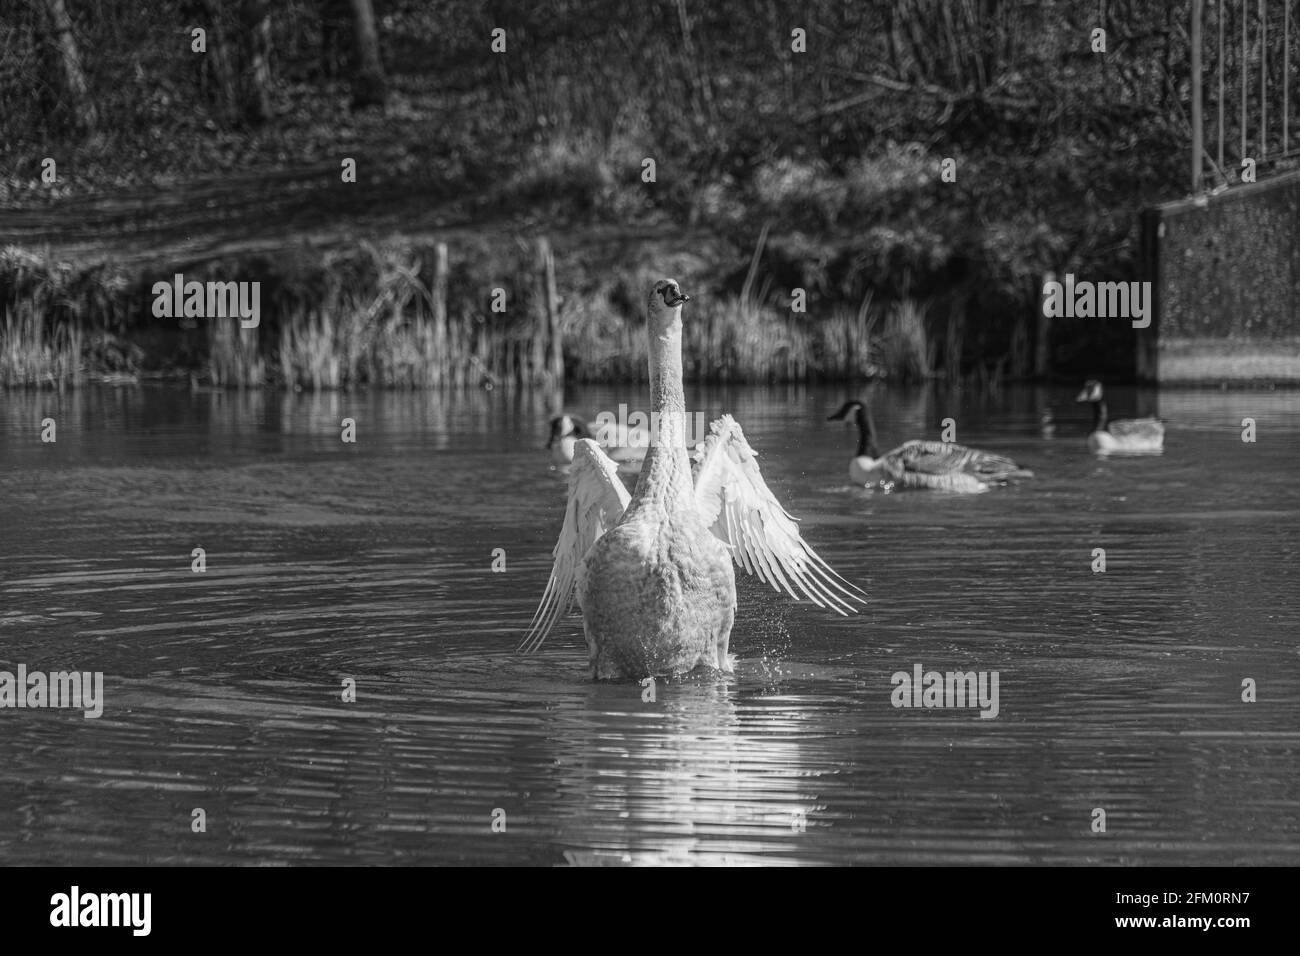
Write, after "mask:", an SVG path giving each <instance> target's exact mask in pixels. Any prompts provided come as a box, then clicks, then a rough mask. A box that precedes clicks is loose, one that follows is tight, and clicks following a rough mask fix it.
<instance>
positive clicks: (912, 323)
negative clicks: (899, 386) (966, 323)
mask: <svg viewBox="0 0 1300 956" xmlns="http://www.w3.org/2000/svg"><path fill="white" fill-rule="evenodd" d="M934 353H935V347H934V343H933V341H932V340H931V338H930V334H929V332H928V331H927V330H926V322H925V309H924V308H923V307H922V306H920V305H918V304H917V303H916V302H915V301H914V300H912V299H900V300H899V301H898V302H896V303H894V305H893V307H892V308H891V309H890V310H889V315H888V317H887V318H886V319H885V329H884V333H883V334H882V335H881V338H880V355H881V358H880V362H881V365H882V366H883V367H884V371H885V376H886V377H887V378H890V379H893V380H897V381H900V382H923V381H925V380H926V379H928V378H930V377H931V376H932V375H933V374H934Z"/></svg>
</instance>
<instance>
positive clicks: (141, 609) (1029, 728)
mask: <svg viewBox="0 0 1300 956" xmlns="http://www.w3.org/2000/svg"><path fill="white" fill-rule="evenodd" d="M1076 390H1077V389H1076V388H1073V387H1061V388H1038V389H1028V388H1026V389H1007V390H1004V391H1002V392H1000V393H996V394H992V395H989V394H981V393H978V392H969V391H968V392H948V391H943V390H937V389H936V390H930V389H914V390H909V391H898V390H894V391H891V390H888V389H885V388H882V387H880V386H873V387H871V388H865V387H864V388H863V389H861V391H860V393H861V394H862V395H863V396H864V397H868V398H870V400H871V401H872V402H873V406H874V408H875V413H876V421H877V426H878V428H879V431H880V433H881V434H880V439H881V444H882V446H885V447H890V446H892V445H893V444H896V443H898V442H901V441H903V440H905V439H908V438H915V437H930V438H937V437H938V435H939V430H940V425H939V423H940V421H941V420H942V419H944V418H947V417H951V418H953V419H955V421H956V423H957V439H958V440H959V441H961V442H964V443H968V444H972V445H975V446H977V447H984V448H989V449H991V450H997V451H1000V452H1004V453H1006V454H1008V455H1010V456H1011V457H1013V458H1014V459H1015V460H1016V461H1018V462H1021V463H1022V464H1024V465H1025V466H1026V467H1029V468H1031V469H1033V470H1034V472H1035V473H1036V475H1037V477H1036V478H1035V479H1034V480H1033V481H1030V482H1026V483H1024V484H1022V485H1019V486H1016V487H1009V488H1004V489H999V490H997V491H995V492H993V493H990V494H987V495H982V496H976V497H958V496H948V495H936V494H926V493H913V494H892V495H884V494H879V493H872V492H868V491H865V490H861V489H855V488H851V487H850V486H849V485H848V481H847V468H848V461H849V458H850V456H851V454H852V451H853V448H854V444H855V436H854V435H853V433H852V432H849V431H846V430H845V429H844V428H843V426H839V425H834V424H828V423H827V422H825V421H824V419H825V417H826V415H827V414H828V413H829V412H831V411H833V410H834V409H835V408H836V407H838V405H839V404H840V403H841V402H842V401H843V400H844V399H845V398H846V397H849V396H848V395H847V394H846V393H845V391H844V390H843V389H835V388H808V387H794V386H792V387H784V386H781V387H775V388H767V389H750V388H717V389H709V390H695V391H691V392H689V393H688V409H689V410H691V411H694V410H696V409H702V410H704V411H705V412H706V413H707V414H708V415H709V416H710V417H714V416H715V415H716V414H717V413H720V412H722V411H731V412H732V413H733V414H735V415H736V417H737V419H738V420H739V421H740V422H741V424H742V426H743V427H744V428H745V430H746V434H747V436H748V437H749V439H750V441H751V442H752V443H753V445H754V446H755V447H756V448H757V450H758V451H759V453H760V455H761V462H762V466H763V468H764V471H765V474H766V475H767V476H768V480H769V483H770V484H771V486H772V488H773V490H774V491H775V492H776V494H777V496H778V497H779V498H780V499H781V500H782V502H783V503H784V504H785V505H786V506H787V507H788V509H789V510H790V511H791V512H792V513H793V514H795V515H796V516H797V517H799V518H801V519H802V520H803V523H804V528H805V532H806V534H807V535H808V537H809V539H810V540H811V541H812V543H813V544H814V546H815V547H817V549H818V550H819V552H820V553H822V554H823V555H824V556H825V557H826V558H827V560H828V561H830V563H831V564H832V565H833V566H834V567H835V568H836V569H837V570H839V571H840V572H841V573H843V574H844V575H845V576H846V577H848V578H849V579H850V580H853V581H855V582H858V583H859V584H861V585H862V586H863V587H864V588H865V589H866V590H867V591H868V593H869V594H870V595H871V598H872V600H871V603H870V605H869V606H868V607H867V609H866V610H865V612H864V613H863V614H862V615H861V616H859V617H857V618H851V619H841V618H838V617H835V616H832V615H828V614H826V613H824V612H822V611H819V610H818V609H816V608H813V607H810V606H806V605H802V606H801V605H796V604H793V603H792V602H789V601H787V600H784V599H782V598H780V597H779V596H777V595H776V594H775V593H773V592H772V591H771V590H770V589H768V588H767V587H766V586H764V585H762V584H760V583H757V582H754V581H742V582H741V584H740V599H741V608H740V613H739V615H738V618H737V623H736V629H735V632H734V633H733V636H732V647H731V649H732V651H733V652H735V653H736V654H738V655H739V658H740V661H739V664H738V667H737V672H736V674H735V675H733V676H731V677H728V678H725V679H721V678H715V677H698V678H692V679H687V680H684V681H678V682H668V683H664V682H660V683H659V684H658V686H657V688H656V695H655V700H654V701H653V702H651V701H645V700H643V699H642V688H641V687H639V686H637V685H636V684H633V683H626V684H620V683H613V684H611V683H601V684H596V683H592V682H591V681H589V680H588V679H587V674H586V669H585V649H584V645H583V640H582V636H581V631H580V624H579V621H578V620H577V619H576V618H573V619H571V620H569V621H567V622H566V623H565V624H564V625H563V626H562V627H560V628H559V629H557V632H556V633H555V634H554V635H553V636H552V639H551V640H550V641H549V642H548V645H547V648H546V649H545V650H544V651H543V652H542V653H541V654H539V655H537V656H535V657H520V656H517V655H515V654H514V653H513V648H514V646H515V643H516V642H517V640H518V639H519V637H520V635H521V632H522V630H523V628H524V627H525V626H526V625H527V622H528V620H529V618H530V616H531V614H532V611H533V608H534V606H535V604H536V601H537V599H538V598H539V597H540V594H541V591H542V587H543V584H544V582H545V579H546V574H547V571H548V568H549V554H550V548H551V546H552V544H553V543H554V538H555V534H556V533H557V531H558V529H559V524H560V521H561V518H562V512H563V507H564V498H563V495H564V485H563V480H562V477H561V476H560V475H558V474H557V473H556V472H555V471H554V470H553V469H551V467H550V463H549V457H548V455H547V453H546V452H545V450H544V447H543V446H544V444H545V441H546V437H547V428H546V422H547V419H548V417H549V415H550V414H552V413H553V412H554V411H555V410H557V408H558V407H559V397H558V396H556V395H554V394H545V393H516V392H511V393H502V392H492V393H488V392H482V391H474V392H465V393H456V394H448V395H430V394H425V393H410V394H367V393H361V394H329V395H306V394H292V393H291V394H280V393H274V392H243V393H237V392H228V393H225V392H201V393H193V394H192V393H190V392H188V391H176V390H166V389H137V388H129V389H102V390H93V389H92V390H84V391H80V392H69V393H66V394H63V395H59V394H56V393H9V394H5V395H3V396H2V403H0V501H2V502H3V504H2V505H0V508H3V513H2V514H0V518H2V522H3V523H2V524H0V528H2V530H0V670H10V671H13V670H15V669H16V667H17V665H18V664H19V663H23V664H26V665H27V667H28V668H29V669H31V670H36V669H41V670H45V671H55V670H62V669H71V668H75V669H79V670H90V671H103V673H104V681H105V696H106V701H105V709H104V715H103V716H102V717H101V718H99V719H98V720H86V719H84V718H82V717H81V716H80V715H79V714H74V713H72V712H69V711H58V710H30V709H24V710H21V711H17V710H0V722H3V727H2V728H0V729H2V730H3V732H2V733H0V859H3V860H4V861H5V862H8V863H34V862H58V863H77V862H105V863H108V862H124V863H172V862H186V863H294V862H358V863H392V862H418V863H430V862H436V863H450V862H458V861H466V862H512V861H513V862H528V863H541V864H563V863H566V862H567V863H576V864H621V863H654V862H673V863H675V862H692V863H723V862H739V863H751V862H764V863H818V862H867V863H936V862H960V863H983V862H997V863H1059V862H1072V863H1093V862H1102V863H1192V862H1199V863H1211V862H1213V863H1295V862H1297V858H1298V857H1300V782H1298V781H1300V774H1298V773H1297V770H1298V769H1300V767H1298V766H1297V760H1296V757H1297V750H1298V748H1300V721H1297V713H1298V711H1297V704H1300V679H1298V678H1297V665H1298V664H1300V654H1298V653H1297V645H1296V636H1297V633H1300V608H1298V607H1297V598H1296V595H1297V594H1300V587H1297V580H1296V578H1297V571H1296V570H1295V569H1296V567H1297V561H1296V558H1297V553H1296V552H1297V549H1298V547H1300V545H1298V543H1297V542H1300V534H1298V533H1297V532H1300V517H1298V514H1300V508H1298V507H1297V505H1298V504H1300V488H1298V487H1297V483H1296V481H1295V480H1294V472H1295V469H1296V467H1297V465H1298V464H1300V426H1298V425H1297V423H1296V422H1297V412H1300V394H1297V393H1295V392H1281V393H1278V392H1232V393H1222V392H1209V391H1187V392H1161V393H1155V392H1144V393H1140V394H1139V393H1135V392H1132V391H1129V392H1125V391H1124V390H1122V389H1110V390H1108V391H1109V392H1110V393H1111V394H1110V395H1109V397H1110V400H1111V406H1112V413H1113V414H1115V415H1116V416H1129V415H1135V414H1148V413H1156V414H1159V415H1161V416H1163V417H1164V418H1166V419H1167V420H1168V421H1169V425H1168V433H1167V438H1166V453H1165V455H1164V456H1163V457H1160V458H1148V459H1128V460H1111V461H1105V460H1098V459H1095V458H1092V457H1090V456H1089V455H1088V454H1087V453H1086V450H1085V448H1084V444H1083V440H1084V435H1085V434H1086V432H1087V431H1088V429H1089V426H1090V424H1091V420H1090V418H1089V413H1088V410H1087V409H1086V408H1085V407H1083V406H1076V405H1074V404H1073V403H1072V402H1071V399H1072V397H1073V395H1074V392H1075V391H1076ZM643 392H644V386H629V387H628V388H625V389H609V388H599V389H597V388H591V389H585V390H582V391H579V392H576V393H572V394H570V395H569V396H568V404H567V405H566V406H565V408H566V409H567V410H569V411H573V412H576V413H578V414H583V415H584V416H586V417H588V418H589V419H592V418H594V417H595V415H596V414H597V413H598V412H599V411H602V410H608V411H610V412H611V413H615V414H616V413H617V410H618V406H619V403H620V402H626V403H628V405H629V408H631V409H633V410H635V409H636V408H638V401H639V400H640V397H641V395H642V393H643ZM1049 410H1050V412H1051V420H1052V422H1053V424H1054V427H1053V428H1051V429H1048V430H1046V434H1048V435H1049V436H1050V437H1044V434H1045V430H1044V428H1043V413H1044V412H1045V411H1049ZM46 417H50V418H54V419H55V420H56V422H57V428H58V433H57V434H58V441H57V443H55V444H42V442H41V441H40V422H41V420H42V419H43V418H46ZM1247 417H1249V418H1253V419H1254V420H1255V421H1256V423H1257V424H1256V429H1257V436H1258V440H1257V441H1256V442H1255V443H1253V444H1245V443H1243V442H1242V441H1241V429H1242V424H1241V422H1242V419H1243V418H1247ZM345 418H352V419H354V420H355V422H356V434H357V441H356V442H355V443H352V444H348V443H344V442H343V441H341V439H340V435H341V432H342V421H343V419H345ZM195 548H203V549H204V552H205V560H206V570H205V571H204V572H202V573H196V572H194V571H192V570H191V561H192V560H193V558H192V553H193V551H194V549H195ZM497 548H502V549H504V550H505V553H506V561H507V565H506V571H505V573H493V572H492V570H491V568H492V562H493V552H494V549H497ZM1098 548H1102V549H1104V550H1105V553H1106V571H1105V572H1104V573H1094V571H1093V570H1092V566H1093V563H1094V552H1095V549H1098ZM917 663H919V664H921V665H922V666H923V667H924V668H926V669H935V670H952V669H958V668H960V669H963V670H968V669H973V670H997V671H998V672H999V674H1000V682H1001V688H1000V689H1001V693H1000V698H1001V699H1000V707H1001V710H1000V715H999V717H998V718H996V719H994V720H982V719H979V718H978V716H977V712H976V711H944V710H911V709H908V710H895V709H894V708H893V707H892V706H891V705H890V691H891V690H892V685H891V683H890V675H891V674H893V673H894V672H895V671H899V670H904V671H909V672H910V671H911V669H912V667H913V665H915V664H917ZM1246 678H1251V679H1253V680H1254V681H1256V682H1257V684H1258V702H1257V703H1254V704H1248V703H1243V702H1242V700H1241V697H1242V681H1243V680H1244V679H1246ZM347 680H352V681H355V687H356V700H355V702H349V703H345V702H344V701H343V700H342V694H343V687H344V682H345V681H347ZM1099 807H1100V808H1104V809H1105V810H1106V813H1107V830H1106V833H1104V834H1094V833H1092V832H1091V829H1090V825H1091V823H1092V819H1093V810H1094V809H1095V808H1099ZM197 808H202V809H203V810H204V811H205V813H206V819H207V832H206V833H194V832H193V830H192V827H191V821H192V814H193V811H194V810H195V809H197ZM497 811H500V812H497ZM494 819H496V820H497V822H498V825H497V831H496V832H494V828H493V821H494ZM502 821H504V830H502V829H501V822H502Z"/></svg>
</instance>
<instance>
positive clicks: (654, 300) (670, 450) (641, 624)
mask: <svg viewBox="0 0 1300 956" xmlns="http://www.w3.org/2000/svg"><path fill="white" fill-rule="evenodd" d="M687 301H689V297H688V296H685V295H683V294H682V293H681V291H680V289H679V288H678V286H677V283H676V282H674V281H673V280H670V279H664V280H661V281H659V282H658V283H656V284H655V286H654V289H653V290H652V291H651V294H650V301H649V306H648V309H647V312H648V316H647V317H648V325H649V332H650V345H651V348H650V388H651V403H652V407H653V409H654V411H655V412H657V413H658V415H657V416H656V420H657V425H656V429H657V433H656V436H655V439H656V440H655V441H653V442H652V443H651V444H650V448H649V451H648V453H647V454H646V457H645V461H644V463H643V464H642V466H641V475H640V478H639V479H638V481H637V486H636V491H635V492H634V493H633V494H631V495H629V494H628V492H627V489H626V488H624V487H623V484H622V482H621V481H620V480H619V478H618V471H617V465H616V463H615V462H614V461H613V460H612V459H611V458H610V457H609V456H608V455H606V454H605V452H604V451H603V450H602V449H601V447H600V445H599V444H598V443H597V442H596V441H594V440H592V439H588V438H583V439H579V440H577V441H576V442H575V445H574V455H573V468H572V470H571V472H570V475H569V494H568V507H567V509H566V511H565V518H564V526H563V528H562V529H561V531H560V538H559V541H558V542H557V543H556V545H555V549H554V551H553V556H554V558H555V563H554V566H553V567H552V570H551V576H550V580H549V581H548V582H547V586H546V591H545V593H544V594H543V596H542V601H541V604H540V605H539V607H538V609H537V613H536V614H535V615H534V616H533V623H532V626H531V628H530V630H529V633H528V635H527V636H526V637H525V638H524V642H523V644H522V645H521V647H523V648H529V649H533V650H536V649H537V648H538V647H540V646H541V644H542V642H543V641H544V640H545V639H546V636H547V634H548V633H549V632H550V630H551V629H552V627H554V625H555V623H556V621H557V620H558V619H559V617H560V616H561V615H562V614H563V613H564V612H565V611H566V610H567V609H568V607H569V606H570V604H571V602H572V600H573V598H575V597H576V599H577V603H578V605H579V607H580V608H581V609H582V615H583V629H584V632H585V634H586V639H587V651H588V660H589V662H590V665H591V670H592V675H593V676H594V677H596V678H598V679H600V678H629V677H630V678H642V677H647V676H657V675H671V674H681V673H686V672H688V671H690V670H693V669H694V668H696V667H698V666H700V665H706V666H708V667H712V668H717V669H719V670H722V671H730V670H731V668H732V660H731V657H730V655H729V654H728V646H729V642H730V637H731V628H732V624H733V623H734V621H735V616H736V574H735V568H734V566H733V562H734V563H735V564H739V565H741V566H742V567H744V568H745V570H746V571H748V572H750V573H756V574H758V576H759V577H760V578H761V579H762V580H764V581H767V582H768V583H770V584H771V585H772V586H773V588H776V589H784V590H785V591H786V592H787V593H788V594H790V595H791V596H792V597H795V598H800V597H806V598H808V599H809V600H811V601H813V602H814V603H816V604H818V605H819V606H822V607H828V608H830V609H832V610H834V611H836V612H838V613H841V614H845V613H849V612H851V611H853V610H854V608H853V604H852V602H857V601H861V600H862V594H861V592H860V591H858V590H857V589H856V588H854V587H853V586H852V585H850V584H848V583H847V582H845V581H844V580H843V579H842V578H840V577H839V575H837V574H836V573H835V572H834V571H832V570H831V569H830V567H829V566H828V565H826V564H825V562H823V561H822V560H821V558H819V557H818V556H817V554H816V553H815V552H814V551H813V550H812V548H810V547H809V546H808V545H807V544H806V543H805V542H804V541H803V539H802V538H801V537H800V535H799V531H798V527H797V526H796V525H795V523H794V520H793V519H792V518H791V517H790V516H789V515H788V514H786V512H785V510H784V509H783V508H782V507H781V506H780V504H778V503H777V501H776V499H775V497H773V495H772V493H771V491H770V490H768V487H767V485H766V483H765V482H764V481H763V478H762V475H761V474H760V472H759V470H758V464H757V462H756V461H755V458H754V450H753V449H752V448H751V447H750V446H749V443H748V442H747V441H746V440H745V436H744V433H743V432H742V431H741V429H740V426H739V425H738V424H737V423H736V421H735V419H733V418H732V417H731V416H730V415H724V416H722V417H721V418H719V419H718V420H717V421H715V422H713V424H712V426H711V427H710V434H709V436H708V437H707V438H706V439H705V441H704V443H703V444H702V445H700V446H699V448H698V449H697V451H696V452H695V454H694V456H691V455H690V454H688V452H687V451H686V447H685V446H686V406H685V398H684V393H683V388H682V356H681V336H682V324H681V307H682V303H684V302H687ZM692 457H693V459H694V461H693V462H692ZM692 464H693V465H694V467H692ZM796 587H797V588H798V590H797V591H796Z"/></svg>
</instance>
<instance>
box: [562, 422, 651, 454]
mask: <svg viewBox="0 0 1300 956" xmlns="http://www.w3.org/2000/svg"><path fill="white" fill-rule="evenodd" d="M580 438H590V439H592V440H593V441H595V442H596V444H598V445H600V446H601V447H602V448H604V449H605V452H606V453H607V454H608V455H609V456H610V457H611V458H612V459H614V460H615V461H641V459H643V458H645V453H646V451H647V450H648V448H649V445H650V433H649V432H648V431H646V430H645V429H644V428H641V427H640V426H627V425H620V424H617V423H614V422H598V423H597V425H596V427H595V428H592V426H590V425H588V424H587V422H586V421H585V420H584V419H581V418H579V417H578V416H577V415H557V416H555V417H554V418H552V419H551V437H550V438H549V439H547V442H546V447H547V448H549V449H550V450H551V460H552V461H554V462H555V464H557V465H571V464H573V446H574V443H576V442H577V441H578V439H580Z"/></svg>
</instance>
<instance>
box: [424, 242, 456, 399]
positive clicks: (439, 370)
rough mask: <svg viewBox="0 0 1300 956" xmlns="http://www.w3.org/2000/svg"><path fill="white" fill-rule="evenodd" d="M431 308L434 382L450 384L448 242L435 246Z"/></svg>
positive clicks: (432, 376) (431, 377) (435, 383)
mask: <svg viewBox="0 0 1300 956" xmlns="http://www.w3.org/2000/svg"><path fill="white" fill-rule="evenodd" d="M429 292H430V300H431V301H430V302H429V308H430V309H431V310H432V311H433V360H434V362H435V363H436V364H435V365H434V367H433V372H432V375H431V376H430V379H431V381H432V384H434V385H435V386H436V385H444V384H447V385H450V384H451V382H450V381H448V379H449V375H448V368H447V358H448V356H449V355H450V354H451V353H452V350H450V349H448V348H447V346H448V344H449V343H448V339H447V244H446V243H445V242H440V243H438V244H437V245H435V246H434V247H433V287H432V288H431V289H430V290H429Z"/></svg>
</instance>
